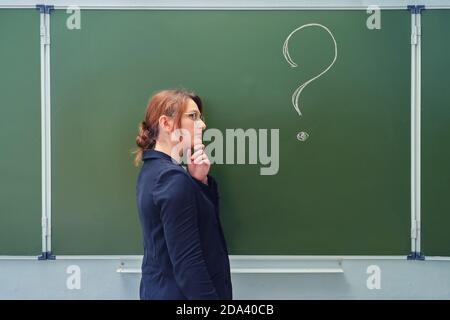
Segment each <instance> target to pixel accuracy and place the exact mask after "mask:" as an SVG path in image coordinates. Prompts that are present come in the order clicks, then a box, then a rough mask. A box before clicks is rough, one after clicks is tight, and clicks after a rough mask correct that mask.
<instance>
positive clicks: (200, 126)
mask: <svg viewBox="0 0 450 320" xmlns="http://www.w3.org/2000/svg"><path fill="white" fill-rule="evenodd" d="M199 128H201V129H202V130H205V129H206V124H205V123H204V122H203V120H199Z"/></svg>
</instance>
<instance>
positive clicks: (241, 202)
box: [51, 10, 410, 255]
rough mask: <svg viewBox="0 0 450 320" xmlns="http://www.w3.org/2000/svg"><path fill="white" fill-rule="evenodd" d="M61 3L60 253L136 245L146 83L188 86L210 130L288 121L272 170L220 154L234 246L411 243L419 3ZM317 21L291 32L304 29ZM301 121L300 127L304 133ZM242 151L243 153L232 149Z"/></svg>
mask: <svg viewBox="0 0 450 320" xmlns="http://www.w3.org/2000/svg"><path fill="white" fill-rule="evenodd" d="M367 17H368V15H367V13H366V12H365V10H361V11H355V10H353V11H346V10H339V11H195V10H194V11H151V10H146V11H136V10H128V11H119V10H84V11H82V12H81V29H79V30H70V29H68V28H67V26H66V20H67V18H68V14H66V12H65V11H64V10H55V11H54V12H52V55H51V57H52V58H51V59H52V69H51V85H52V88H51V90H52V91H51V92H52V94H51V95H52V130H53V131H52V132H53V136H52V179H53V180H52V209H53V212H52V222H53V229H52V232H53V233H52V236H53V251H54V252H55V254H57V255H61V254H141V253H142V243H141V234H140V228H139V223H138V214H137V209H136V205H135V182H136V177H137V173H138V169H136V168H133V166H132V156H131V155H130V151H131V150H132V149H133V148H134V139H135V134H136V131H137V123H138V122H139V121H141V120H142V118H143V116H144V109H145V106H146V102H147V99H148V98H149V96H150V95H151V94H152V93H153V92H155V91H157V90H160V89H165V88H175V87H183V88H188V89H192V90H195V91H197V92H198V94H199V95H200V96H201V97H203V99H204V102H205V115H206V121H207V125H208V127H209V128H218V129H220V130H221V131H223V132H225V129H227V128H228V129H233V128H242V129H244V130H246V129H249V128H254V129H279V135H280V136H279V148H280V154H279V171H278V174H276V175H268V176H263V175H260V168H261V167H263V166H264V165H260V164H252V165H242V164H240V165H239V164H222V165H220V164H215V165H213V167H212V170H211V174H212V175H213V176H215V177H216V179H217V181H218V183H219V188H220V196H221V208H220V209H221V217H222V221H223V226H224V232H225V237H226V239H227V242H228V246H229V249H230V254H292V255H294V254H308V255H309V254H330V255H337V254H347V255H359V254H362V255H372V254H373V255H391V254H395V255H406V254H408V253H409V251H410V14H409V13H408V11H406V10H404V11H383V14H382V25H381V29H380V30H369V29H368V28H367V26H366V20H367ZM308 23H320V24H322V25H324V26H326V27H327V28H329V30H330V31H331V32H332V34H333V35H334V37H335V39H336V42H337V47H338V56H337V60H336V62H335V64H334V65H333V66H332V68H331V69H330V70H329V71H328V72H327V73H325V74H324V75H323V76H322V77H320V78H319V79H317V80H316V81H314V82H312V83H311V84H309V85H308V86H307V87H306V88H305V90H304V91H303V93H302V94H301V97H300V104H301V111H302V116H301V117H300V116H299V115H298V114H297V112H296V111H295V110H294V108H293V106H292V103H291V96H292V94H293V92H294V91H295V89H296V88H297V87H298V86H299V85H300V84H302V83H304V82H305V81H307V80H308V79H311V78H312V77H314V76H315V75H317V74H318V73H319V72H321V71H322V70H323V69H325V68H326V67H327V65H329V64H330V62H331V60H332V59H333V52H334V49H333V42H332V40H331V37H330V36H329V34H328V33H327V32H326V31H325V30H324V29H321V28H319V27H316V28H314V27H310V28H306V29H303V30H301V31H298V32H297V33H296V34H295V35H294V36H293V37H292V38H291V40H290V43H289V51H290V55H291V58H292V59H293V60H294V61H295V62H297V63H298V65H299V67H298V68H292V67H290V66H289V64H288V63H287V61H286V60H285V58H284V56H283V50H282V49H283V43H284V41H285V40H286V38H287V36H288V35H289V34H290V33H291V32H292V31H293V30H295V29H296V28H298V27H300V26H302V25H304V24H308ZM301 131H303V132H307V133H308V134H309V138H308V139H307V140H306V141H299V140H297V133H298V132H301ZM235 162H236V160H235Z"/></svg>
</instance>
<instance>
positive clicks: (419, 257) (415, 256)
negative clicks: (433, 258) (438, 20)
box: [407, 252, 425, 261]
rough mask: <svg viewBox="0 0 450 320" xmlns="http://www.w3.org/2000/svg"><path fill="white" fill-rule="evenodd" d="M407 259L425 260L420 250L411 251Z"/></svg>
mask: <svg viewBox="0 0 450 320" xmlns="http://www.w3.org/2000/svg"><path fill="white" fill-rule="evenodd" d="M407 259H408V260H419V261H425V255H424V254H422V252H411V253H410V254H409V255H408V257H407Z"/></svg>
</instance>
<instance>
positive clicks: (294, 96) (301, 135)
mask: <svg viewBox="0 0 450 320" xmlns="http://www.w3.org/2000/svg"><path fill="white" fill-rule="evenodd" d="M308 27H319V28H322V29H324V30H325V31H326V32H328V34H329V35H330V36H331V39H332V40H333V43H334V58H333V61H332V62H331V64H330V65H329V66H328V67H327V68H326V69H325V70H323V71H322V72H321V73H319V74H318V75H317V76H315V77H313V78H311V79H309V80H308V81H306V82H305V83H303V84H302V85H300V86H299V87H298V88H297V89H296V90H295V91H294V93H293V94H292V105H293V106H294V109H295V110H296V111H297V113H298V115H299V116H301V115H302V113H301V112H300V107H299V105H298V100H299V97H300V94H301V93H302V91H303V89H305V88H306V86H307V85H308V84H310V83H311V82H313V81H314V80H316V79H317V78H319V77H320V76H322V75H323V74H324V73H325V72H327V71H328V70H330V68H331V67H332V66H333V64H334V62H335V61H336V58H337V44H336V40H335V39H334V36H333V34H332V33H331V31H330V30H329V29H328V28H327V27H325V26H323V25H321V24H318V23H308V24H305V25H303V26H301V27H298V28H297V29H295V30H294V31H292V32H291V33H290V34H289V36H288V37H287V38H286V40H285V41H284V44H283V56H284V58H285V59H286V61H287V62H288V63H289V64H290V66H291V67H293V68H295V67H298V65H297V64H296V63H295V62H294V61H293V60H292V58H291V56H290V55H289V49H288V45H289V39H290V38H291V37H292V35H293V34H294V33H295V32H297V31H299V30H301V29H304V28H308ZM307 138H308V134H307V133H306V132H300V133H298V134H297V139H299V140H302V141H304V140H306V139H307Z"/></svg>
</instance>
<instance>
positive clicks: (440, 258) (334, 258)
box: [0, 255, 450, 262]
mask: <svg viewBox="0 0 450 320" xmlns="http://www.w3.org/2000/svg"><path fill="white" fill-rule="evenodd" d="M37 257H38V256H37V255H36V256H0V261H1V260H17V261H19V260H36V261H37ZM229 257H230V260H234V261H235V260H244V261H245V260H250V261H251V260H256V259H257V260H261V261H274V260H275V261H276V260H279V261H283V260H298V261H309V260H331V261H350V260H404V261H407V259H406V255H404V256H240V255H235V256H229ZM56 260H117V261H121V260H135V261H141V260H142V256H136V255H130V256H126V255H124V256H106V255H105V256H103V255H96V256H94V255H93V256H75V255H74V256H70V255H65V256H58V255H57V256H56ZM426 261H450V257H445V256H426V257H425V262H426ZM422 262H423V261H422Z"/></svg>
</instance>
